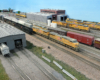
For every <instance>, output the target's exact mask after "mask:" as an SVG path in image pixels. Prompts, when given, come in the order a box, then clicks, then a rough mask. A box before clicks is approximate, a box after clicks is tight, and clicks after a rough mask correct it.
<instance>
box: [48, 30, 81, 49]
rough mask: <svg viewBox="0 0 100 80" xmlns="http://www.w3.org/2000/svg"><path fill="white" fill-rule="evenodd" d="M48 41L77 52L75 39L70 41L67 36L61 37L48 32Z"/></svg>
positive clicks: (77, 45) (77, 47)
mask: <svg viewBox="0 0 100 80" xmlns="http://www.w3.org/2000/svg"><path fill="white" fill-rule="evenodd" d="M49 39H51V40H53V41H55V42H57V43H60V44H62V45H65V46H66V47H69V48H72V49H74V50H75V51H78V50H79V43H78V42H77V40H76V39H72V38H70V37H67V36H62V35H59V34H57V33H55V32H50V34H49Z"/></svg>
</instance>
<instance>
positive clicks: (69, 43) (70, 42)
mask: <svg viewBox="0 0 100 80" xmlns="http://www.w3.org/2000/svg"><path fill="white" fill-rule="evenodd" d="M32 29H33V32H35V33H37V34H39V35H41V36H44V37H46V38H48V39H50V40H53V41H55V42H57V43H60V44H62V45H64V46H66V47H69V48H72V49H74V50H75V51H78V50H79V43H78V42H77V40H76V39H73V38H70V37H67V36H62V35H59V34H58V33H55V32H49V31H48V30H44V29H41V28H39V27H37V26H33V27H32Z"/></svg>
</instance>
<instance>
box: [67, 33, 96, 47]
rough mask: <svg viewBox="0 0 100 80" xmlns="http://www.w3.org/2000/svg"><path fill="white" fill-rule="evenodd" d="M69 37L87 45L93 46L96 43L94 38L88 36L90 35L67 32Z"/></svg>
mask: <svg viewBox="0 0 100 80" xmlns="http://www.w3.org/2000/svg"><path fill="white" fill-rule="evenodd" d="M67 36H69V37H71V38H74V39H77V41H78V42H81V43H84V44H87V45H92V44H93V41H94V37H92V36H88V35H83V34H79V33H75V32H70V31H68V32H67Z"/></svg>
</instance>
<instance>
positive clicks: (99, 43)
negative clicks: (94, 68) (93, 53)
mask: <svg viewBox="0 0 100 80" xmlns="http://www.w3.org/2000/svg"><path fill="white" fill-rule="evenodd" d="M94 47H96V48H99V49H100V38H96V39H95V40H94Z"/></svg>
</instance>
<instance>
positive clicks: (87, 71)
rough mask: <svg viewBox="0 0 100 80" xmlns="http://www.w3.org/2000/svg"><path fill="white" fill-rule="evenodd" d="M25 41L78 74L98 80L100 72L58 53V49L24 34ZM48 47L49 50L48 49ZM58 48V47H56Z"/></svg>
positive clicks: (73, 58) (71, 57) (69, 56)
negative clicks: (41, 49) (43, 50)
mask: <svg viewBox="0 0 100 80" xmlns="http://www.w3.org/2000/svg"><path fill="white" fill-rule="evenodd" d="M26 40H28V41H30V42H31V43H33V44H34V45H36V46H38V47H42V48H44V49H45V50H46V52H47V53H48V54H52V55H53V56H54V57H55V58H56V59H58V60H61V61H63V62H64V63H66V64H68V65H70V66H71V67H73V68H75V69H76V70H77V71H78V72H81V73H82V74H84V75H85V76H86V77H88V78H89V79H91V80H100V71H99V70H97V69H95V68H93V67H91V66H90V65H87V64H86V63H84V62H82V61H80V60H79V59H76V58H75V57H73V56H71V55H69V54H67V52H66V53H64V52H63V51H60V50H59V49H57V48H55V47H53V46H51V45H49V44H47V43H45V42H43V41H41V40H39V39H37V38H35V37H32V36H31V35H28V34H26ZM48 46H50V49H48ZM58 46H59V45H58Z"/></svg>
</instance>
